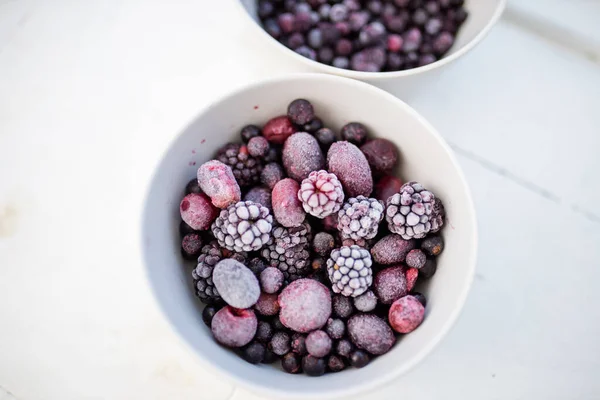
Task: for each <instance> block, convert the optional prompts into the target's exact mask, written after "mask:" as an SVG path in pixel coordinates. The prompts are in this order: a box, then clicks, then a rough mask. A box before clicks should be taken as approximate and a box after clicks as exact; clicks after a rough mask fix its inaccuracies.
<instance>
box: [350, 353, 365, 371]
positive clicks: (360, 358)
mask: <svg viewBox="0 0 600 400" xmlns="http://www.w3.org/2000/svg"><path fill="white" fill-rule="evenodd" d="M368 363H369V355H368V354H367V353H365V352H364V351H361V350H354V351H353V352H352V354H350V364H352V366H353V367H354V368H362V367H364V366H366V365H367V364H368Z"/></svg>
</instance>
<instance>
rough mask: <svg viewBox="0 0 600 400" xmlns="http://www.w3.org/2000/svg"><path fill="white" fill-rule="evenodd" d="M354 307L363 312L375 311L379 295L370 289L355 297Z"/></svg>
mask: <svg viewBox="0 0 600 400" xmlns="http://www.w3.org/2000/svg"><path fill="white" fill-rule="evenodd" d="M354 307H356V309H357V310H358V311H362V312H369V311H373V310H374V309H375V307H377V297H376V296H375V294H374V293H373V292H372V291H370V290H369V291H368V292H365V293H363V294H361V295H360V296H358V297H355V298H354Z"/></svg>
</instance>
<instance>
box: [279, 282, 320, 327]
mask: <svg viewBox="0 0 600 400" xmlns="http://www.w3.org/2000/svg"><path fill="white" fill-rule="evenodd" d="M279 305H280V306H281V311H280V313H279V318H280V319H281V322H282V323H283V324H284V325H285V326H286V327H288V328H290V329H292V330H294V331H296V332H310V331H313V330H315V329H319V328H321V327H322V326H323V325H325V323H326V322H327V319H328V318H329V316H330V315H331V294H330V293H329V289H327V287H326V286H324V285H322V284H320V283H319V282H317V281H314V280H312V279H298V280H296V281H294V282H292V283H290V284H289V285H288V286H286V287H285V288H284V289H283V291H282V292H281V294H280V295H279Z"/></svg>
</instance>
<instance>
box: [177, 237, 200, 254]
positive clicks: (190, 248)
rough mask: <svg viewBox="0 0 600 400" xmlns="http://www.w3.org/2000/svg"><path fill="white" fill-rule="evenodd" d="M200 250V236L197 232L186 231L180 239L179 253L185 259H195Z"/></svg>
mask: <svg viewBox="0 0 600 400" xmlns="http://www.w3.org/2000/svg"><path fill="white" fill-rule="evenodd" d="M201 250H202V238H201V237H200V235H199V234H198V233H188V234H187V235H185V236H184V237H183V239H181V255H182V256H183V258H185V259H186V260H196V259H197V258H198V256H199V255H200V251H201Z"/></svg>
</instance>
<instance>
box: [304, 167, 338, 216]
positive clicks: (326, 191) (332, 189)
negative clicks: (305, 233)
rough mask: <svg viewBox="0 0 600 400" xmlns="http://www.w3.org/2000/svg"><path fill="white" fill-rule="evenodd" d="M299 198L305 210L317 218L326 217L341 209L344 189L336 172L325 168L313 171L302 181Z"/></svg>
mask: <svg viewBox="0 0 600 400" xmlns="http://www.w3.org/2000/svg"><path fill="white" fill-rule="evenodd" d="M298 199H299V200H300V201H301V202H302V207H303V208H304V211H306V212H307V213H309V214H311V215H313V216H315V217H317V218H325V217H326V216H328V215H331V214H333V213H334V212H337V211H338V210H339V209H340V207H341V206H342V203H343V202H344V190H343V188H342V184H341V182H340V181H339V180H338V178H337V177H336V176H335V175H334V174H330V173H329V172H327V171H325V170H321V171H313V172H311V173H310V174H309V175H308V178H306V179H304V180H303V181H302V185H301V186H300V190H299V191H298Z"/></svg>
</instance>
